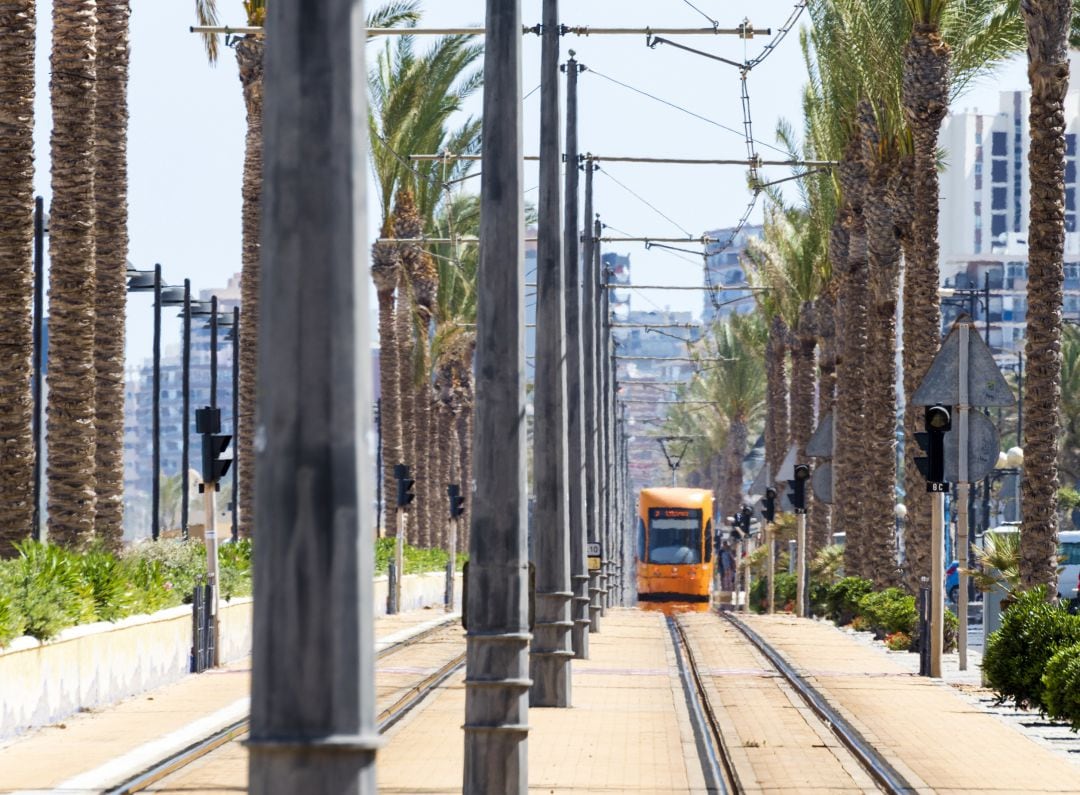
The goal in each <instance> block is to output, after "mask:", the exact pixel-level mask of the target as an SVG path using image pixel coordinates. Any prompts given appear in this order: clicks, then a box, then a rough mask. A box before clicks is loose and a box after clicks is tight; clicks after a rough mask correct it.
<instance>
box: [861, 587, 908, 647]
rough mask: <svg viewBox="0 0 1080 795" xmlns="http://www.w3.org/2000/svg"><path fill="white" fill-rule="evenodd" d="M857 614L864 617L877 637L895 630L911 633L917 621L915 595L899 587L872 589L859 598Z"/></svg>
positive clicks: (890, 633) (892, 632) (895, 631)
mask: <svg viewBox="0 0 1080 795" xmlns="http://www.w3.org/2000/svg"><path fill="white" fill-rule="evenodd" d="M857 612H858V614H859V615H861V616H863V617H864V618H866V620H867V622H868V623H869V624H870V626H871V628H873V630H874V633H875V634H876V635H878V637H882V638H883V637H885V636H886V635H892V634H894V633H897V632H903V633H905V634H907V635H911V634H912V633H914V632H915V628H916V624H917V623H918V613H917V612H916V610H915V597H914V596H909V595H908V594H906V593H904V592H903V591H902V590H900V589H899V588H886V589H885V590H884V591H874V592H872V593H868V594H866V595H865V596H863V597H862V598H861V599H859V606H858V611H857Z"/></svg>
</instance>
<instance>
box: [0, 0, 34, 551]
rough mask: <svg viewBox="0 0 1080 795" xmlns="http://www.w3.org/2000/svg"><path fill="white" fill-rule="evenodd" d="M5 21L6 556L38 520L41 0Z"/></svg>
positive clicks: (1, 236)
mask: <svg viewBox="0 0 1080 795" xmlns="http://www.w3.org/2000/svg"><path fill="white" fill-rule="evenodd" d="M8 9H9V10H8V13H7V14H6V15H5V22H4V25H3V26H0V107H3V108H5V109H6V113H5V116H6V119H5V124H4V131H3V134H2V138H0V202H2V207H3V209H2V210H0V339H3V340H4V343H5V344H4V345H3V346H2V348H0V383H2V384H3V391H4V401H3V405H2V407H0V437H2V438H3V439H4V440H5V444H4V445H3V448H2V452H0V489H3V493H4V500H3V504H2V506H0V558H3V557H7V556H9V555H15V554H16V551H15V548H14V547H13V546H12V543H13V542H15V541H21V540H22V539H23V538H24V537H26V535H27V534H28V533H30V531H31V525H32V523H33V517H34V494H33V482H34V478H33V466H34V440H33V437H32V433H31V423H32V410H33V406H32V403H31V399H30V379H31V365H30V357H31V354H32V351H33V337H32V329H31V326H30V298H31V296H32V295H33V278H34V269H33V259H32V256H33V248H32V246H33V229H34V226H33V214H34V141H33V135H34V29H35V18H34V16H35V3H34V2H32V0H22V2H16V3H14V4H12V5H9V6H8Z"/></svg>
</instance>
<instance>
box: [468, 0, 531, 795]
mask: <svg viewBox="0 0 1080 795" xmlns="http://www.w3.org/2000/svg"><path fill="white" fill-rule="evenodd" d="M486 21H487V41H486V42H485V48H484V49H485V53H486V57H485V59H484V117H483V119H484V132H483V136H484V162H483V165H482V174H481V177H480V180H481V182H480V239H481V243H480V265H479V277H478V283H479V284H480V286H481V288H480V294H479V296H478V299H477V328H476V333H477V339H476V409H475V419H474V422H475V431H474V436H473V482H474V483H475V488H474V491H473V494H472V528H471V532H470V536H469V593H468V604H467V605H465V611H466V615H467V616H468V635H467V637H466V640H467V644H468V647H467V658H466V678H465V726H464V728H465V773H464V780H463V790H464V791H465V792H468V793H491V794H492V795H494V794H495V793H507V794H508V795H509V794H510V793H521V792H525V791H526V790H527V789H528V786H529V769H528V759H529V754H528V738H529V726H528V719H529V703H528V693H529V684H530V683H529V676H528V674H529V670H528V665H529V656H528V642H529V605H528V589H529V579H528V550H527V543H526V542H527V539H526V532H527V531H526V528H527V526H528V524H527V520H526V516H525V505H526V492H525V489H526V485H525V446H526V444H527V441H526V429H525V334H524V330H523V329H524V324H525V286H524V285H525V243H524V237H525V207H524V200H523V198H522V192H523V190H524V187H525V186H524V185H523V181H524V180H523V177H522V164H521V147H522V140H521V35H520V33H519V31H520V30H521V6H520V3H519V2H518V0H514V2H509V3H508V2H506V0H487V17H486Z"/></svg>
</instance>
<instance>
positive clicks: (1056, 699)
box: [1042, 643, 1080, 731]
mask: <svg viewBox="0 0 1080 795" xmlns="http://www.w3.org/2000/svg"><path fill="white" fill-rule="evenodd" d="M1042 684H1043V706H1044V707H1045V708H1046V712H1047V714H1048V715H1049V716H1050V717H1051V718H1055V719H1057V720H1067V721H1068V722H1069V724H1070V725H1071V726H1072V730H1073V731H1080V643H1076V644H1073V645H1072V646H1066V647H1065V648H1063V649H1059V650H1058V652H1057V653H1056V654H1055V655H1054V656H1053V657H1051V658H1050V661H1049V662H1048V663H1047V664H1046V673H1044V674H1043V676H1042Z"/></svg>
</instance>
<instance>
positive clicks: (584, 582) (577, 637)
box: [563, 50, 590, 660]
mask: <svg viewBox="0 0 1080 795" xmlns="http://www.w3.org/2000/svg"><path fill="white" fill-rule="evenodd" d="M579 69H580V67H579V66H578V62H577V61H576V60H575V59H574V51H573V50H570V60H569V61H567V63H566V191H565V192H566V213H565V215H564V218H565V223H564V228H565V235H564V237H563V242H564V248H563V262H564V264H565V266H566V430H567V439H568V441H567V460H568V462H569V466H568V468H567V482H568V488H567V493H568V495H569V497H570V582H571V586H572V590H573V592H574V599H573V602H572V607H571V611H570V612H571V616H572V617H573V622H574V628H573V633H572V639H573V647H574V656H575V657H577V658H578V659H580V660H587V659H588V658H589V623H590V622H589V570H588V568H587V564H586V561H585V534H586V532H587V527H586V518H585V511H586V507H585V417H584V413H585V375H584V373H583V372H582V367H583V365H584V358H583V356H582V339H581V338H582V322H581V321H582V318H581V314H582V313H581V271H582V268H581V263H580V259H579V258H580V256H581V246H580V242H579V240H578V235H579V229H580V222H579V221H578V209H579V207H578V183H579V180H578V141H577V85H578V79H577V78H578V71H579Z"/></svg>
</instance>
